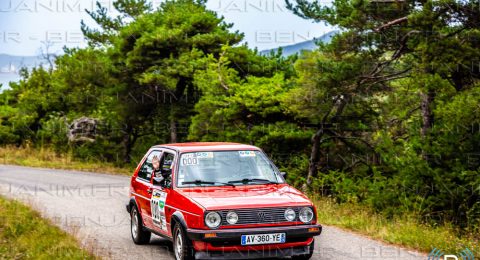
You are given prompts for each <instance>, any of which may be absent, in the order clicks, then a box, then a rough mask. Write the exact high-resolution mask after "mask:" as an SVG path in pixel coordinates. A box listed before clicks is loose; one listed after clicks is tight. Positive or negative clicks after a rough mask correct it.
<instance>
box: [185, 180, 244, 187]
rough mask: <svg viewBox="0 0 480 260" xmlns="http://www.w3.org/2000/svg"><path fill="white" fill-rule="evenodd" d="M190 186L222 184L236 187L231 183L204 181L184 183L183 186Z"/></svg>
mask: <svg viewBox="0 0 480 260" xmlns="http://www.w3.org/2000/svg"><path fill="white" fill-rule="evenodd" d="M188 184H195V185H202V184H205V185H215V184H222V185H224V186H232V187H235V185H233V184H232V183H230V182H228V183H225V182H218V181H202V180H194V181H184V182H182V185H188Z"/></svg>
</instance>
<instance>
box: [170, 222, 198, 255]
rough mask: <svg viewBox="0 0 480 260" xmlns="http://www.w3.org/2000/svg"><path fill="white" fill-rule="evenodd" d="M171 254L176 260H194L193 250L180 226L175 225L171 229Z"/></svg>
mask: <svg viewBox="0 0 480 260" xmlns="http://www.w3.org/2000/svg"><path fill="white" fill-rule="evenodd" d="M173 253H174V256H175V259H176V260H193V259H195V249H193V245H192V241H190V239H188V237H187V236H186V234H185V231H184V230H183V228H182V226H181V225H180V224H179V223H177V224H175V227H174V228H173Z"/></svg>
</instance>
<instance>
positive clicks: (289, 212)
mask: <svg viewBox="0 0 480 260" xmlns="http://www.w3.org/2000/svg"><path fill="white" fill-rule="evenodd" d="M296 216H297V215H296V214H295V210H293V209H287V210H285V219H286V220H288V221H294V220H295V217H296Z"/></svg>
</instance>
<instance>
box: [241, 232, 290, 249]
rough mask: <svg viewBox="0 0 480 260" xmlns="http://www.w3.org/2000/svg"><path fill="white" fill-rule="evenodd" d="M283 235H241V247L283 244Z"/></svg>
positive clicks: (284, 236)
mask: <svg viewBox="0 0 480 260" xmlns="http://www.w3.org/2000/svg"><path fill="white" fill-rule="evenodd" d="M285 238H286V235H285V233H275V234H257V235H242V246H246V245H264V244H281V243H285Z"/></svg>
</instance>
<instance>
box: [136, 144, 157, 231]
mask: <svg viewBox="0 0 480 260" xmlns="http://www.w3.org/2000/svg"><path fill="white" fill-rule="evenodd" d="M161 154H162V152H161V151H160V150H152V151H150V153H149V154H148V156H147V158H146V159H145V161H144V162H143V164H142V166H141V167H140V169H139V171H138V174H137V177H136V178H135V179H134V180H133V185H132V187H133V189H134V192H135V193H136V199H137V204H138V207H139V211H140V213H141V215H142V219H143V221H144V223H145V225H146V226H147V227H151V226H152V217H151V216H152V213H151V207H150V199H151V196H152V183H151V179H152V174H153V165H152V160H153V158H154V157H155V156H157V157H159V158H160V156H161Z"/></svg>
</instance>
